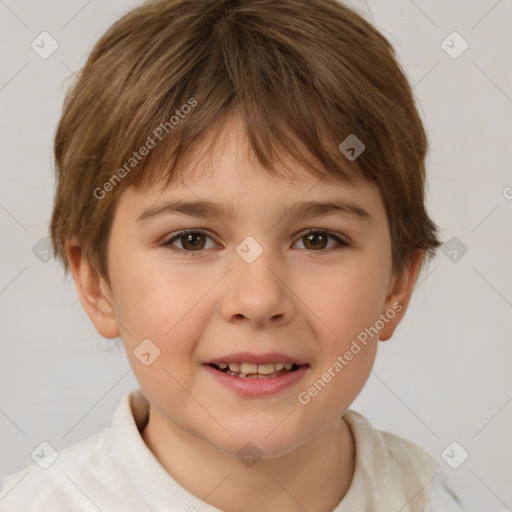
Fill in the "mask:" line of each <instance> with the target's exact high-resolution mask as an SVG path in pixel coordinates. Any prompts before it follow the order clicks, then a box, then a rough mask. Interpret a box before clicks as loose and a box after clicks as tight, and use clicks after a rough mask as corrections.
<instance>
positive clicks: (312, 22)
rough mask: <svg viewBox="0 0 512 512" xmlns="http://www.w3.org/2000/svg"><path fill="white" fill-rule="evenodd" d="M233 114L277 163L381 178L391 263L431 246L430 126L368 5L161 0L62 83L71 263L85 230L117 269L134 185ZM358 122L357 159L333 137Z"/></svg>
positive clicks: (174, 167) (62, 177) (61, 232)
mask: <svg viewBox="0 0 512 512" xmlns="http://www.w3.org/2000/svg"><path fill="white" fill-rule="evenodd" d="M185 107H187V108H185ZM182 114H183V115H182ZM235 114H238V115H240V117H241V119H242V120H243V122H244V125H245V130H246V133H247V137H248V140H249V142H250V145H251V148H252V150H253V151H254V153H255V155H256V156H257V158H258V161H259V162H260V164H261V165H262V166H264V168H265V169H267V170H268V171H269V172H272V173H275V174H279V171H278V170H277V168H276V164H277V163H278V162H279V161H280V160H281V159H280V155H287V156H289V157H291V158H292V160H294V161H297V162H298V163H299V164H303V165H304V167H306V168H307V169H308V170H310V172H311V173H312V174H313V175H315V176H317V177H318V178H319V179H323V180H332V179H335V178H341V179H343V180H347V181H349V182H350V181H351V177H352V176H354V174H355V175H359V176H361V177H363V178H365V179H368V180H371V181H373V182H375V183H376V184H377V186H378V188H379V190H380V192H381V195H382V198H383V201H384V204H385V207H386V212H387V216H388V221H389V226H390V232H391V244H392V255H393V270H395V271H399V270H401V269H402V268H403V265H404V263H405V262H406V261H407V259H408V257H409V256H410V255H411V254H412V253H413V251H414V250H415V249H423V250H425V251H426V253H427V254H429V255H431V254H433V253H434V251H435V248H436V247H438V246H439V245H440V242H439V241H438V240H437V238H436V226H435V224H434V223H433V222H432V221H431V220H430V218H429V216H428V214H427V212H426V209H425V197H424V181H425V168H424V159H425V154H426V149H427V140H426V135H425V131H424V128H423V126H422V123H421V120H420V117H419V115H418V112H417V109H416V107H415V103H414V98H413V96H412V91H411V88H410V87H409V85H408V82H407V80H406V78H405V76H404V73H403V72H402V70H401V68H400V66H399V64H398V63H397V61H396V58H395V54H394V50H393V48H392V47H391V45H390V44H389V43H388V41H387V40H386V39H385V37H384V36H383V35H381V34H380V33H379V32H378V31H377V30H376V29H375V28H373V27H372V26H371V25H370V24H369V23H368V22H366V21H365V20H364V19H363V18H362V17H361V16H360V15H359V14H357V13H356V12H355V11H353V10H352V9H349V8H348V7H346V6H344V5H343V4H341V3H339V2H337V1H336V0H274V1H272V2H270V1H268V0H154V1H148V2H146V3H144V4H143V5H142V6H140V7H138V8H136V9H134V10H132V11H131V12H129V13H128V14H126V15H125V16H124V17H123V18H121V19H120V20H119V21H117V22H116V23H115V24H114V25H113V26H112V27H111V28H110V29H109V30H108V31H107V32H106V33H105V34H104V35H103V36H102V37H101V38H100V40H99V41H98V42H97V44H96V45H95V47H94V48H93V50H92V52H91V54H90V56H89V58H88V60H87V62H86V64H85V67H84V68H83V70H82V71H81V73H80V75H79V78H78V80H77V81H76V83H75V84H74V86H73V88H72V89H71V90H70V91H68V93H67V95H66V99H65V102H64V109H63V113H62V117H61V120H60V123H59V125H58V128H57V132H56V136H55V147H54V150H55V165H56V173H57V190H56V197H55V204H54V210H53V215H52V220H51V238H52V241H53V244H54V248H55V252H56V255H57V256H58V257H60V259H61V261H62V262H63V264H64V268H65V269H68V268H69V264H68V262H67V259H66V255H65V252H64V247H65V243H66V241H67V240H68V239H70V238H71V237H75V236H76V237H78V239H79V240H80V242H81V245H82V248H83V250H84V253H85V255H86V257H87V258H88V260H89V262H90V263H91V264H92V266H93V268H95V269H96V270H97V271H98V272H99V273H101V274H102V275H103V276H104V277H106V279H107V281H108V271H107V265H106V261H107V259H106V256H107V255H106V251H107V243H108V237H109V230H110V226H111V223H112V218H113V212H114V208H115V205H116V202H117V200H118V198H119V195H120V194H121V193H122V191H123V190H124V189H125V187H128V186H130V185H133V186H135V187H143V186H147V185H150V184H152V183H155V181H156V180H157V179H162V178H164V179H167V183H170V182H171V180H174V179H176V178H177V177H178V176H179V172H180V169H181V168H180V166H179V164H180V162H183V160H184V157H185V155H187V154H189V153H190V151H191V148H192V147H193V146H194V145H195V144H197V143H198V141H199V140H200V138H201V137H202V136H204V134H205V133H206V132H207V131H209V130H210V129H213V128H217V129H218V130H219V131H220V127H221V126H222V124H223V122H224V121H226V120H227V119H228V118H230V117H231V116H233V115H235ZM173 118H175V120H173ZM176 120H177V121H176ZM164 132H165V133H164ZM155 133H156V134H157V135H160V136H161V137H160V138H159V139H158V137H157V135H155ZM350 134H354V135H356V136H357V138H358V139H360V140H361V141H362V142H363V143H364V146H365V149H364V151H363V153H362V154H361V155H360V156H359V157H358V158H357V160H356V161H353V162H350V161H348V159H347V158H346V156H345V155H343V154H342V152H341V151H340V150H338V145H339V144H340V143H341V142H342V141H343V140H344V139H345V138H346V137H347V136H349V135H350ZM155 139H158V140H155ZM150 140H151V141H152V142H150ZM161 140H162V141H163V142H162V143H160V141H161ZM143 147H145V148H146V151H143V150H142V148H143ZM139 149H140V154H139ZM135 152H136V153H135ZM142 153H144V155H142ZM352 153H353V152H352ZM135 155H137V156H135Z"/></svg>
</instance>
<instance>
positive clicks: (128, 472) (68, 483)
mask: <svg viewBox="0 0 512 512" xmlns="http://www.w3.org/2000/svg"><path fill="white" fill-rule="evenodd" d="M148 417H149V402H148V401H147V399H146V398H145V397H144V395H143V394H142V392H141V390H140V389H138V390H135V391H132V392H131V393H127V394H126V395H125V396H124V397H123V399H122V400H121V402H120V404H119V406H118V408H117V409H116V411H115V413H114V416H113V418H112V423H111V426H110V427H109V428H106V429H104V430H103V431H101V432H99V433H97V434H95V435H94V436H92V437H89V438H87V439H85V440H84V441H82V442H80V443H77V444H74V445H72V446H70V447H68V448H66V449H64V450H62V451H61V452H60V453H59V454H58V457H57V458H56V460H55V461H53V462H52V463H51V465H49V466H48V464H49V463H50V462H51V461H52V458H51V448H50V447H44V446H43V447H42V448H41V455H40V460H38V461H37V463H34V464H33V465H31V466H29V467H27V468H25V469H23V470H21V471H19V472H17V473H14V474H12V475H10V476H8V477H7V478H4V479H0V511H1V512H71V511H72V512H98V510H99V511H101V512H146V511H147V512H149V511H151V512H163V511H165V512H170V511H179V512H219V510H218V509H216V508H215V507H212V506H210V505H208V504H206V503H205V502H203V501H201V500H200V499H199V498H197V497H196V496H194V495H192V494H191V493H189V492H188V491H187V490H185V489H184V488H183V487H181V485H179V484H178V483H177V482H176V481H175V480H174V479H173V478H172V477H171V476H170V475H169V473H167V471H166V470H165V469H164V468H163V467H162V466H161V465H160V463H159V462H158V460H157V459H156V458H155V456H154V455H153V454H152V452H151V451H150V450H149V449H148V447H147V446H146V444H145V443H144V440H143V439H142V437H141V435H140V432H141V431H142V429H143V428H144V426H145V425H146V423H147V421H148ZM343 417H344V418H345V420H346V421H347V423H348V424H349V426H350V428H351V430H352V434H353V436H354V440H355V451H356V460H355V470H354V476H353V479H352V483H351V484H350V487H349V489H348V491H347V493H346V495H345V496H344V498H343V499H342V501H341V502H340V503H339V504H338V506H337V507H336V509H335V510H334V511H333V512H354V511H365V512H374V511H375V512H376V511H379V512H383V511H393V512H396V511H398V510H400V511H401V512H452V511H453V512H459V511H461V510H464V509H463V508H461V507H460V506H459V505H458V499H457V498H456V497H455V496H454V495H453V493H452V491H450V490H449V489H448V488H447V487H446V486H445V485H444V483H443V477H442V473H440V471H439V468H438V465H437V463H436V462H435V460H434V459H433V458H432V457H431V456H430V455H428V454H427V453H426V452H424V451H423V450H422V449H421V448H419V447H418V446H416V445H415V444H413V443H411V442H410V441H407V440H405V439H403V438H400V437H398V436H395V435H393V434H390V433H387V432H382V431H379V430H376V429H374V428H373V427H372V426H371V425H370V423H369V422H368V421H367V420H366V419H365V418H364V417H363V416H362V415H361V414H359V413H357V412H355V411H352V410H350V409H349V410H347V411H346V412H345V414H344V415H343ZM45 450H46V453H45ZM35 456H36V457H38V455H37V453H36V455H35ZM53 457H55V454H53ZM46 466H48V467H47V468H46V469H43V467H46ZM242 509H243V507H240V510H242Z"/></svg>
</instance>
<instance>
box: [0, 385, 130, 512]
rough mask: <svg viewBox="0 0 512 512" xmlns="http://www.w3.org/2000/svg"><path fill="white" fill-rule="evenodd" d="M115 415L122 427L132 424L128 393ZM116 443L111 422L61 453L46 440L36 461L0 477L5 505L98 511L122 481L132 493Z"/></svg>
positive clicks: (7, 509)
mask: <svg viewBox="0 0 512 512" xmlns="http://www.w3.org/2000/svg"><path fill="white" fill-rule="evenodd" d="M114 418H117V420H116V421H117V422H118V424H119V425H118V428H126V425H128V426H129V425H130V423H129V422H130V421H131V422H132V423H133V419H131V415H130V412H129V394H128V395H125V397H123V399H122V401H121V403H120V405H119V406H118V409H117V411H116V413H115V415H114ZM133 428H135V427H133ZM115 443H116V440H115V436H114V434H113V428H112V426H111V427H108V428H106V429H104V430H102V431H101V432H98V433H97V434H95V435H93V436H91V437H89V438H87V439H85V440H83V441H81V442H79V443H76V444H73V445H72V446H69V447H67V448H64V449H62V450H61V451H60V452H58V453H57V452H54V451H51V448H50V447H49V446H48V445H47V446H46V447H45V445H41V446H40V448H38V450H39V451H36V452H35V453H34V456H33V458H34V461H35V462H34V463H33V464H32V465H30V466H28V467H26V468H24V469H22V470H20V471H17V472H16V473H14V474H11V475H9V476H7V477H4V478H2V479H0V510H1V511H2V512H47V511H49V510H51V511H52V512H68V511H69V510H73V511H74V512H89V511H94V512H97V511H98V508H99V509H100V510H102V509H104V508H103V506H107V505H108V504H109V502H110V500H111V495H112V492H113V491H114V490H115V489H118V488H119V486H122V487H123V488H125V489H128V491H127V493H126V495H127V497H128V495H129V494H130V489H131V486H130V483H129V482H127V481H126V479H127V478H128V477H127V476H126V472H123V471H122V470H121V469H122V467H123V463H122V461H121V460H120V455H119V449H117V447H116V444H115ZM50 451H51V453H50ZM128 503H129V502H128ZM106 509H108V508H106ZM125 510H127V511H128V510H129V507H125Z"/></svg>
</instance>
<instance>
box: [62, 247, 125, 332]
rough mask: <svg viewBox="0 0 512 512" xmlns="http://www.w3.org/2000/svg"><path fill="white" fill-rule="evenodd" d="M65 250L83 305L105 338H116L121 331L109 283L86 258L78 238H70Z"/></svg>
mask: <svg viewBox="0 0 512 512" xmlns="http://www.w3.org/2000/svg"><path fill="white" fill-rule="evenodd" d="M65 250H66V255H67V258H68V261H69V265H70V269H71V274H72V276H73V280H74V281H75V285H76V289H77V292H78V297H79V298H80V302H81V303H82V307H83V308H84V310H85V312H86V313H87V315H88V317H89V318H90V319H91V322H92V323H93V324H94V327H96V330H97V331H98V332H99V333H100V334H101V335H102V336H103V337H104V338H116V337H117V336H119V335H120V331H119V326H118V324H117V321H116V319H115V318H114V310H113V307H112V299H111V292H110V288H109V286H108V284H107V283H106V281H105V279H104V278H103V277H101V276H100V275H99V273H98V272H97V271H96V270H94V269H93V268H92V267H91V265H90V263H89V262H88V261H87V260H86V258H85V257H84V254H83V251H82V247H81V246H80V243H79V242H78V240H77V239H76V238H73V239H71V240H68V242H67V243H66V247H65Z"/></svg>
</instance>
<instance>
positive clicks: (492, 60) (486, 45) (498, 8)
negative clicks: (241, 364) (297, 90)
mask: <svg viewBox="0 0 512 512" xmlns="http://www.w3.org/2000/svg"><path fill="white" fill-rule="evenodd" d="M136 4H138V2H134V1H128V0H115V1H109V2H99V1H97V0H92V1H91V0H89V2H87V1H83V0H73V1H69V0H67V1H64V0H51V1H47V2H40V3H36V2H30V1H28V0H5V1H4V0H0V47H1V48H2V66H1V69H0V102H1V108H2V115H1V117H0V123H1V134H2V137H1V151H0V161H1V172H2V174H1V176H2V178H1V189H0V222H1V237H2V246H1V253H0V308H1V315H2V334H1V340H0V350H1V353H0V433H1V435H0V475H7V474H10V473H12V472H14V471H17V470H19V469H21V468H23V467H25V466H27V465H28V464H30V463H31V462H32V460H31V458H30V454H31V452H32V451H33V450H34V449H35V448H36V446H37V445H38V444H39V443H40V442H41V441H43V440H46V441H48V442H49V443H50V444H52V445H53V446H54V447H55V448H56V449H58V450H60V449H62V448H64V447H66V446H68V445H70V444H72V443H75V442H77V441H80V440H82V439H84V438H86V437H88V436H90V435H92V434H93V433H96V432H97V431H99V430H100V429H102V428H104V427H106V426H108V424H109V422H110V418H111V415H112V412H113V410H114V409H115V407H116V406H117V404H118V402H119V400H120V398H121V397H122V395H124V394H125V393H126V392H128V391H130V390H132V389H135V388H136V387H138V386H137V382H136V380H135V378H134V377H133V374H132V372H131V370H130V368H129V365H128V363H127V359H126V355H125V354H124V349H123V347H122V344H121V342H120V341H117V342H109V341H105V340H104V339H102V338H101V337H100V336H99V335H98V334H97V333H96V332H95V330H94V329H93V327H92V325H91V324H90V322H89V320H88V318H87V317H86V315H85V313H83V311H82V310H81V306H80V304H79V301H78V299H77V296H76V292H75V289H74V285H73V283H72V281H71V279H70V278H67V279H64V278H63V275H62V271H61V268H60V266H58V265H57V263H56V262H55V261H54V260H50V261H49V262H47V263H43V262H42V261H40V259H38V257H36V255H35V254H34V253H33V252H32V248H33V246H34V245H35V244H36V243H37V242H38V241H39V240H40V239H41V238H44V237H46V236H47V225H48V222H49V219H50V212H51V206H52V196H53V170H52V155H51V146H52V137H53V134H54V130H55V126H56V123H57V120H58V118H59V114H60V111H61V105H62V101H63V95H64V91H65V89H66V87H67V85H68V84H69V83H70V80H69V77H71V76H72V75H73V73H74V72H76V71H78V70H79V68H80V67H81V66H82V65H83V63H84V60H85V58H86V56H87V54H88V52H89V51H90V49H91V47H92V44H93V43H94V42H95V41H96V40H97V38H98V37H99V36H100V35H101V34H102V33H103V32H104V31H105V30H106V28H107V27H108V26H110V25H111V23H113V22H114V21H115V20H116V19H117V18H119V17H120V16H121V15H122V14H123V12H125V11H126V10H128V9H129V8H130V7H132V6H134V5H136ZM352 4H353V5H354V6H356V7H358V9H360V10H361V12H362V13H364V14H365V16H366V17H367V18H368V19H370V20H371V21H372V22H373V23H374V24H375V25H376V26H377V27H378V28H380V29H381V30H382V31H384V33H385V34H386V35H387V36H388V38H389V39H390V40H391V42H392V44H393V45H394V46H395V47H396V49H397V52H398V55H399V59H400V61H401V62H402V64H403V66H404V68H405V70H406V72H407V74H408V76H409V78H410V81H411V83H412V84H414V92H415V94H416V96H417V98H418V101H419V103H420V105H421V110H422V113H423V117H424V120H425V123H426V127H427V130H428V133H429V136H430V142H431V150H430V154H429V159H428V180H429V188H428V200H429V207H430V211H431V214H432V216H433V218H434V219H435V220H436V222H437V223H438V224H439V225H440V226H441V228H442V232H441V236H442V238H443V240H444V241H448V240H450V239H451V238H452V237H457V238H458V239H459V240H460V241H461V243H463V244H464V245H465V246H466V247H467V249H468V251H467V253H466V254H465V255H463V256H462V257H461V254H462V253H461V252H460V251H459V252H458V254H457V259H458V260H457V261H455V262H454V261H451V259H450V258H453V257H454V256H455V254H454V253H452V255H449V254H448V256H450V257H448V256H446V255H445V254H443V253H442V252H439V254H438V256H437V257H436V258H435V259H434V260H433V261H432V263H431V264H430V266H429V268H428V269H427V270H426V271H425V272H424V274H423V276H422V277H421V278H420V280H423V282H422V283H421V285H420V286H419V287H418V288H417V290H416V291H415V294H414V297H413V300H412V302H411V304H410V307H409V311H408V314H407V315H406V318H405V320H404V321H403V323H402V324H401V325H400V327H399V329H398V330H397V332H396V334H395V336H394V338H393V339H392V340H390V341H388V342H387V343H381V344H380V352H379V355H378V359H377V363H376V365H375V368H374V372H373V374H372V376H371V378H370V380H369V382H368V384H367V386H366V387H365V389H364V390H363V392H362V393H361V395H360V396H359V397H358V399H357V400H356V402H355V403H354V404H353V406H352V408H354V409H356V410H359V411H360V412H362V413H363V414H365V415H366V416H367V417H368V418H369V419H370V421H372V422H373V424H374V425H375V426H376V427H378V428H382V429H385V430H389V431H392V432H394V433H396V434H399V435H402V436H404V437H406V438H408V439H411V440H413V441H415V442H417V443H418V444H419V445H421V446H423V447H424V448H425V449H427V450H428V451H429V452H430V453H431V454H432V455H433V456H435V457H436V458H437V459H438V460H439V461H440V462H441V464H442V465H445V467H447V469H448V470H449V472H450V475H451V477H452V479H453V485H454V487H455V489H456V490H457V492H458V493H459V494H460V495H461V496H462V498H463V500H464V502H465V503H467V504H471V506H470V507H469V509H470V510H500V509H501V510H503V509H505V508H509V509H510V508H511V507H512V486H511V459H512V450H511V448H512V447H511V435H510V432H511V426H512V421H511V412H512V403H511V402H512V386H511V380H512V377H511V374H512V372H511V364H510V363H511V361H512V359H511V343H510V341H511V321H510V319H511V313H512V290H511V286H510V284H511V265H510V263H511V261H512V260H511V256H512V251H511V249H512V243H511V236H510V233H511V225H510V218H511V210H512V199H510V198H511V197H512V188H507V187H512V176H511V174H510V169H511V158H510V146H511V135H512V130H511V124H512V123H511V106H512V98H511V97H512V92H511V53H512V52H511V33H512V27H511V20H512V5H511V2H510V1H509V0H501V1H496V0H485V1H484V0H482V1H471V2H468V1H450V2H437V1H434V0H429V1H420V0H416V2H413V1H411V0H379V1H376V0H375V1H369V2H364V3H363V2H357V1H356V0H354V1H353V2H352ZM43 31H47V32H49V33H50V34H51V35H52V37H53V38H55V40H57V42H58V44H59V47H58V49H57V50H56V51H55V53H53V54H52V55H51V56H50V57H49V58H48V59H42V58H41V57H40V56H39V55H38V54H36V53H35V51H33V50H32V48H31V42H32V41H33V40H34V39H36V38H37V37H38V35H39V34H40V33H41V32H43ZM453 31H457V32H459V33H460V35H461V36H462V37H463V38H464V39H465V40H466V41H467V42H468V43H469V48H468V49H467V50H466V51H465V52H464V53H463V54H462V55H461V56H460V57H458V58H456V59H454V58H452V57H451V56H449V55H448V54H447V53H446V52H445V51H444V50H443V48H442V46H441V43H442V41H443V40H445V38H446V37H447V36H448V35H449V34H451V33H452V32H453ZM447 44H449V45H450V46H453V49H452V50H451V51H452V52H453V51H456V50H457V49H459V48H461V46H460V41H457V40H456V39H455V40H454V39H453V38H452V39H448V41H447ZM507 197H508V198H507ZM447 253H448V251H447ZM39 256H40V257H41V256H43V254H42V253H41V252H40V253H39ZM427 276H428V277H427ZM452 441H457V442H458V443H459V444H460V445H461V446H462V447H463V449H465V450H467V452H468V453H469V458H468V459H467V460H466V461H465V462H464V463H463V464H462V465H461V466H460V467H459V468H458V469H451V468H448V466H446V463H445V462H444V460H443V459H442V458H441V453H442V452H443V450H444V449H445V448H446V447H447V446H448V445H449V444H450V443H451V442H452ZM457 450H459V451H457ZM457 450H456V451H455V452H453V454H452V455H453V457H452V459H453V458H457V457H459V456H460V453H461V452H460V450H461V449H460V448H457Z"/></svg>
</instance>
